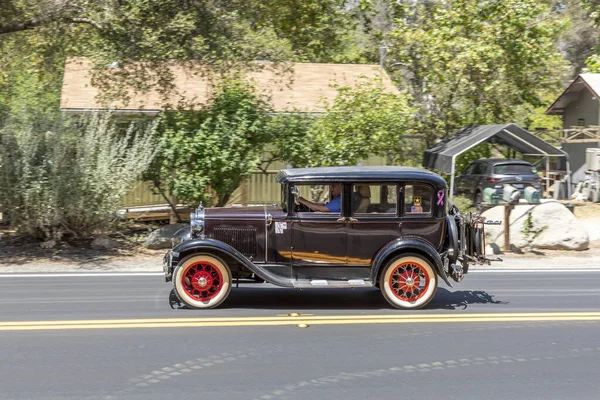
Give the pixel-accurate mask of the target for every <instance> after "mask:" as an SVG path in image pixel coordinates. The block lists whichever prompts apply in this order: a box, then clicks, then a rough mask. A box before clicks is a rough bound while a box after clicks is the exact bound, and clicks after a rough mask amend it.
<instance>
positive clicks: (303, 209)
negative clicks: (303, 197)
mask: <svg viewBox="0 0 600 400" xmlns="http://www.w3.org/2000/svg"><path fill="white" fill-rule="evenodd" d="M294 211H295V212H311V211H312V210H311V209H310V208H308V207H307V206H305V205H304V204H296V205H295V206H294Z"/></svg>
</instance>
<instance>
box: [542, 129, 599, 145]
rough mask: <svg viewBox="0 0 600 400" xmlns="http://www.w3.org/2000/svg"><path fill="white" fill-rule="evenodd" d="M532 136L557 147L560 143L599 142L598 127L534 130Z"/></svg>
mask: <svg viewBox="0 0 600 400" xmlns="http://www.w3.org/2000/svg"><path fill="white" fill-rule="evenodd" d="M534 134H535V135H536V136H538V137H539V138H541V139H544V140H545V141H547V142H549V143H550V144H553V145H554V146H559V145H560V144H561V143H596V142H600V126H598V125H590V126H572V127H570V128H569V129H555V130H550V129H547V130H546V129H545V130H536V131H534Z"/></svg>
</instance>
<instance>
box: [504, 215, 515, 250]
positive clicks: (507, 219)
mask: <svg viewBox="0 0 600 400" xmlns="http://www.w3.org/2000/svg"><path fill="white" fill-rule="evenodd" d="M514 207H515V206H514V205H512V204H505V205H504V250H505V251H510V212H511V210H512V209H513V208H514Z"/></svg>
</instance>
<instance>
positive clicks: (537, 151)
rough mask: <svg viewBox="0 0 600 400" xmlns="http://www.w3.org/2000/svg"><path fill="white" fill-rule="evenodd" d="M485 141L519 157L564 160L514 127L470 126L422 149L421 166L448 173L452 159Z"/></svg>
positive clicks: (537, 140)
mask: <svg viewBox="0 0 600 400" xmlns="http://www.w3.org/2000/svg"><path fill="white" fill-rule="evenodd" d="M485 141H493V142H495V143H500V144H503V145H506V146H508V147H510V148H512V149H515V150H516V151H518V152H519V153H521V154H523V155H536V156H556V157H566V155H567V154H566V153H565V152H564V151H562V150H560V149H558V148H556V147H554V146H552V145H551V144H550V143H548V142H546V141H544V140H543V139H540V138H539V137H537V136H535V135H532V134H531V133H529V132H527V131H526V130H525V129H523V128H520V127H519V126H517V125H515V124H507V125H471V126H468V127H466V128H463V129H461V130H460V131H458V132H457V133H456V134H455V135H453V136H451V137H449V138H448V139H446V140H443V141H441V142H439V143H437V144H435V145H434V146H432V147H430V148H429V149H427V150H425V154H424V157H423V166H424V167H425V168H430V169H435V170H438V171H446V172H451V170H452V158H453V157H455V156H458V155H460V154H462V153H464V152H465V151H467V150H469V149H471V148H473V147H475V146H477V145H478V144H480V143H483V142H485Z"/></svg>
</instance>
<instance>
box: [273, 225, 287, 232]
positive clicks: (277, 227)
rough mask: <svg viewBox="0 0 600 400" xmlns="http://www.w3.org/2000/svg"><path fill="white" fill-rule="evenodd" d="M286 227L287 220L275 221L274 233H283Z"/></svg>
mask: <svg viewBox="0 0 600 400" xmlns="http://www.w3.org/2000/svg"><path fill="white" fill-rule="evenodd" d="M285 229H287V222H275V233H276V234H277V233H283V231H284V230H285Z"/></svg>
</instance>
